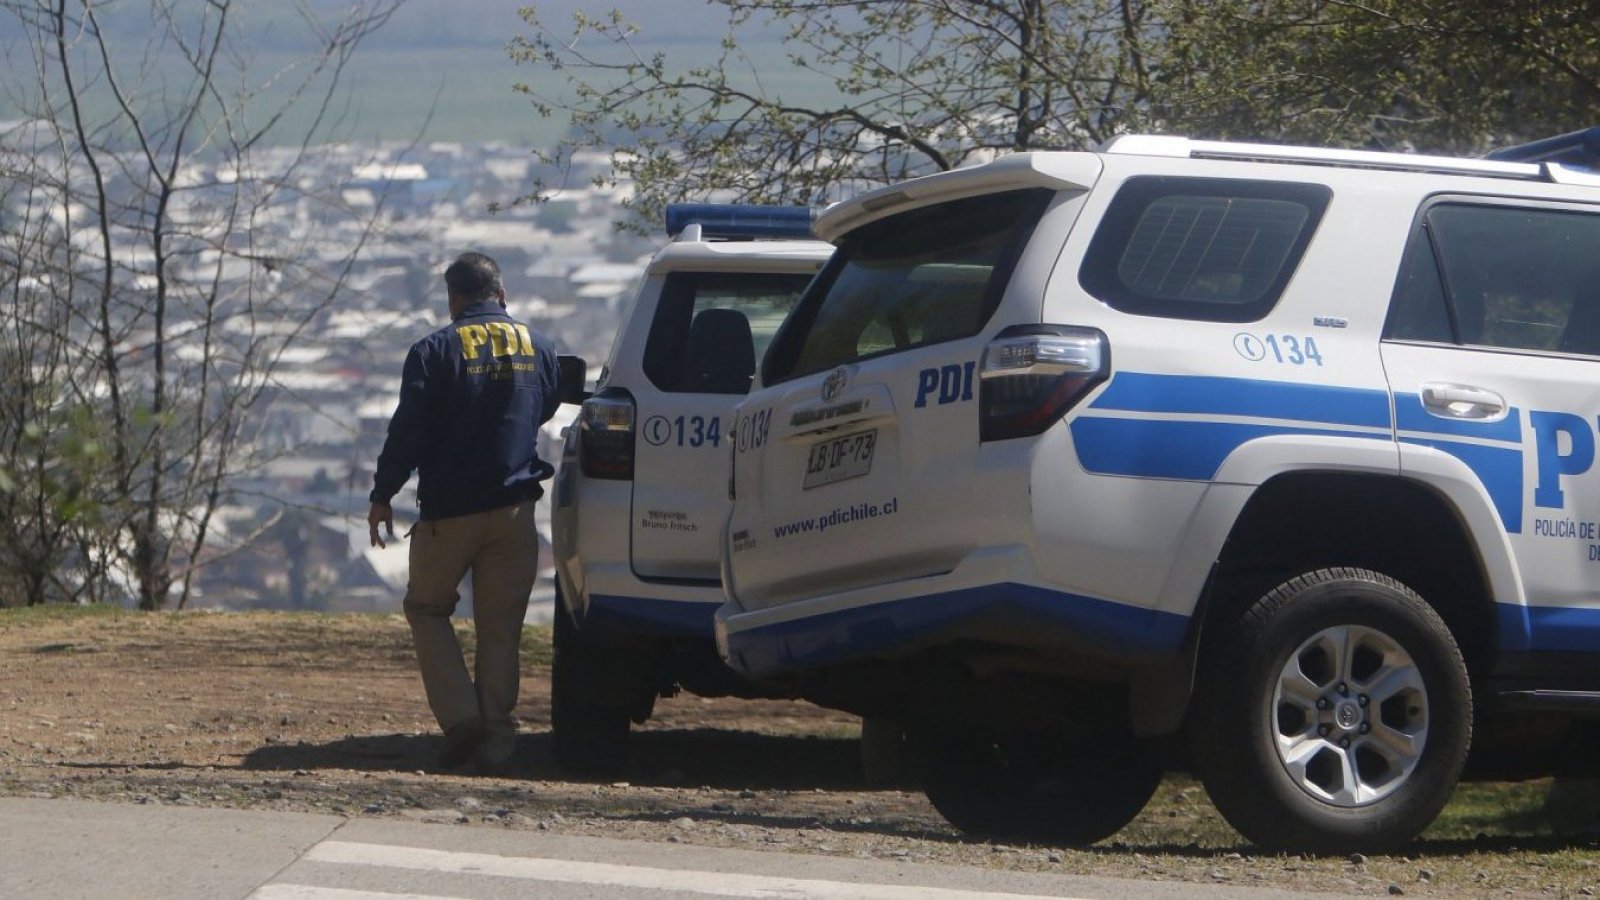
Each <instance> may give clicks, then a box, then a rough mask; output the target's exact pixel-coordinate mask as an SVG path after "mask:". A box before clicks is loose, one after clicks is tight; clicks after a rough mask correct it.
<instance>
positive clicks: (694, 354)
mask: <svg viewBox="0 0 1600 900" xmlns="http://www.w3.org/2000/svg"><path fill="white" fill-rule="evenodd" d="M810 281H811V276H810V275H807V274H803V273H799V274H781V273H780V274H751V273H738V272H717V273H712V272H676V273H672V274H669V275H668V276H667V278H666V282H665V283H664V284H663V285H662V288H661V301H660V302H659V303H658V304H657V305H656V316H655V320H654V321H653V322H651V324H650V336H649V338H647V339H646V341H645V347H644V373H645V376H646V377H647V378H649V379H650V383H651V384H654V385H655V386H656V387H657V388H659V389H661V390H663V391H667V392H669V393H704V394H744V393H748V392H749V390H750V382H751V378H752V376H753V375H754V374H755V366H756V360H758V359H760V358H761V355H762V354H763V353H765V352H766V349H767V345H768V344H769V343H771V341H772V336H773V334H774V333H775V332H776V331H777V330H778V325H779V324H780V323H782V322H783V318H784V316H786V315H787V314H788V313H789V309H790V307H792V306H794V303H795V301H796V300H797V299H799V297H800V294H801V292H802V291H804V290H805V286H806V284H807V283H808V282H810Z"/></svg>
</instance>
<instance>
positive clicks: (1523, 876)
mask: <svg viewBox="0 0 1600 900" xmlns="http://www.w3.org/2000/svg"><path fill="white" fill-rule="evenodd" d="M467 636H468V637H470V634H468V635H467ZM525 644H526V652H525V654H524V658H525V665H524V675H523V684H522V701H521V703H520V704H519V707H518V715H519V718H520V720H521V723H522V728H521V734H520V735H519V746H518V750H519V766H518V770H517V771H516V772H514V773H513V774H512V775H510V776H509V777H495V778H481V777H479V778H474V777H469V776H461V775H451V774H442V773H438V772H435V771H432V770H431V767H432V761H433V759H434V757H435V756H436V754H437V753H438V750H439V746H440V738H439V737H438V736H437V734H436V731H435V729H434V726H433V723H432V720H431V718H430V716H429V714H428V711H427V707H426V705H425V703H424V701H423V697H422V689H421V685H420V683H419V681H418V679H417V676H416V673H415V664H414V660H413V657H412V655H411V650H410V642H409V632H408V631H407V629H406V626H405V623H404V621H403V620H401V619H400V618H399V617H397V616H313V615H293V614H281V613H193V614H190V613H185V614H170V613H161V614H137V613H99V614H77V613H74V614H60V613H54V614H44V615H39V614H36V613H35V612H33V611H19V610H0V795H9V796H30V797H34V796H45V797H78V798H83V799H95V800H106V801H115V802H128V803H159V804H180V805H196V806H225V807H238V808H257V809H281V810H295V811H304V812H321V813H333V814H337V815H344V816H350V817H379V818H404V819H412V820H419V821H424V822H437V823H440V824H441V825H454V826H459V827H490V828H504V829H538V830H545V831H556V832H563V833H571V834H591V835H604V836H608V837H617V838H631V839H641V840H652V841H667V842H681V843H695V844H707V845H716V846H729V847H740V848H745V849H758V850H759V849H764V850H771V851H775V852H802V853H815V854H829V855H846V856H865V857H879V858H891V859H909V860H915V861H922V862H940V863H951V864H962V865H976V866H988V867H994V868H1005V869H1023V870H1043V871H1058V872H1075V873H1089V874H1097V875H1106V876H1114V877H1127V878H1142V879H1151V880H1164V881H1187V882H1203V883H1212V884H1218V883H1220V884H1236V885H1241V886H1244V885H1250V886H1261V885H1272V886H1278V887H1284V888H1292V889H1297V890H1305V891H1327V892H1340V893H1362V894H1375V895H1397V894H1398V895H1413V896H1449V897H1460V896H1483V897H1505V896H1529V897H1535V896H1537V897H1553V896H1554V897H1567V896H1571V897H1579V896H1595V895H1596V894H1597V892H1600V834H1597V833H1596V832H1594V831H1587V832H1579V831H1574V830H1573V829H1571V828H1570V827H1564V826H1563V825H1562V824H1561V823H1560V822H1555V823H1552V822H1551V821H1549V820H1548V819H1547V818H1541V815H1540V813H1541V810H1542V808H1543V806H1542V804H1543V802H1544V799H1545V794H1546V793H1547V792H1548V785H1546V784H1541V783H1530V784H1525V785H1511V786H1506V785H1491V786H1486V787H1484V788H1476V787H1471V786H1469V787H1466V788H1463V789H1462V791H1461V792H1459V793H1458V796H1457V800H1456V802H1454V803H1452V806H1451V808H1450V809H1448V810H1447V811H1446V814H1445V816H1442V817H1441V820H1440V824H1438V825H1436V826H1435V828H1434V829H1431V830H1430V831H1429V833H1428V834H1427V835H1425V836H1424V838H1423V839H1422V840H1420V841H1419V842H1418V843H1417V845H1416V852H1415V853H1412V854H1408V855H1406V856H1393V857H1372V858H1368V857H1363V856H1355V857H1351V858H1307V857H1299V856H1279V855H1268V854H1258V853H1257V852H1255V851H1254V850H1253V848H1252V847H1250V845H1248V844H1245V843H1243V842H1242V841H1241V840H1240V839H1239V838H1238V836H1237V835H1236V834H1235V833H1234V832H1232V831H1231V830H1230V829H1229V828H1228V827H1227V825H1226V823H1224V822H1223V821H1222V820H1221V818H1220V817H1219V816H1218V815H1217V813H1216V811H1215V810H1214V809H1213V808H1212V807H1211V805H1210V803H1209V802H1208V801H1207V800H1206V798H1205V793H1204V791H1203V789H1201V788H1200V787H1199V786H1198V785H1196V784H1195V783H1194V782H1192V781H1190V780H1188V779H1187V778H1184V777H1181V776H1174V777H1172V778H1169V779H1168V781H1167V783H1166V784H1165V785H1163V787H1162V789H1161V791H1160V793H1158V795H1157V798H1156V800H1155V801H1153V802H1152V804H1151V805H1150V807H1149V808H1148V809H1146V811H1145V812H1144V813H1143V814H1142V815H1141V816H1140V817H1139V819H1138V820H1136V821H1135V822H1134V823H1133V824H1132V825H1130V826H1129V827H1128V828H1127V829H1125V830H1124V831H1123V832H1122V833H1121V834H1119V835H1117V836H1116V838H1114V839H1113V840H1112V841H1108V842H1105V843H1103V844H1101V845H1097V846H1096V847H1093V848H1090V849H1088V850H1070V849H1062V848H1053V847H1041V846H1027V845H1008V844H996V843H990V842H986V841H978V840H972V839H967V838H964V837H962V836H961V835H960V834H958V833H957V832H956V831H955V830H953V829H952V828H951V827H949V826H948V825H947V824H945V822H944V821H943V820H942V819H941V818H940V817H939V815H938V814H937V813H936V812H935V811H934V810H933V809H932V807H930V806H929V805H928V804H927V802H926V801H925V800H924V799H923V798H922V796H921V794H920V793H918V792H916V791H915V790H913V789H909V788H908V789H869V788H868V787H867V786H866V784H865V783H864V782H863V779H862V777H861V774H860V767H859V761H858V755H857V754H858V747H857V741H856V738H857V736H858V735H859V727H858V724H857V722H856V721H855V720H854V719H852V718H851V717H848V716H845V715H842V714H839V713H834V712H830V711H827V710H822V709H818V708H816V707H813V706H810V705H808V704H804V703H798V702H793V703H791V702H783V701H772V702H751V701H739V700H707V699H702V698H697V697H692V696H679V697H675V698H671V699H668V700H664V701H662V702H661V703H660V704H659V705H658V706H657V712H656V716H655V718H654V719H652V720H651V721H650V722H649V723H647V724H646V725H645V726H642V727H641V728H639V729H638V730H637V732H636V733H635V735H634V741H633V748H634V752H633V759H632V761H631V762H630V764H629V768H628V770H627V771H626V772H625V773H624V776H623V777H624V779H625V780H622V781H617V782H606V783H591V782H582V781H572V780H568V779H566V778H565V777H564V776H563V775H562V774H561V773H560V772H559V771H558V770H557V768H556V766H555V764H554V761H553V759H552V756H551V752H550V742H549V721H550V718H549V712H550V710H549V700H548V697H549V687H550V684H549V668H548V660H549V646H548V645H549V633H548V630H547V629H533V630H531V631H530V634H529V635H528V637H527V640H526V642H525ZM1597 818H1600V817H1597Z"/></svg>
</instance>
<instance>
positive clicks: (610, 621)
mask: <svg viewBox="0 0 1600 900" xmlns="http://www.w3.org/2000/svg"><path fill="white" fill-rule="evenodd" d="M667 229H668V233H669V234H671V235H674V238H673V240H672V241H671V243H669V244H667V245H666V246H665V247H663V248H662V249H661V250H660V252H658V253H657V254H656V255H655V257H654V258H653V259H652V260H651V262H650V264H649V266H648V268H647V270H646V273H645V277H644V280H643V283H642V284H641V286H640V288H639V291H638V293H637V294H636V295H635V297H634V300H633V305H632V307H631V309H630V310H629V312H628V313H627V314H626V317H625V319H624V322H623V325H622V327H621V329H620V330H619V331H618V332H617V336H616V340H615V342H614V344H613V345H612V348H611V355H610V358H609V359H608V360H607V362H606V364H605V368H604V369H603V370H602V372H601V375H600V377H599V379H598V382H597V384H596V393H595V394H594V395H593V396H592V397H590V398H589V399H588V400H586V401H585V402H584V403H583V406H582V409H581V411H580V412H579V414H578V417H577V420H576V422H575V424H574V425H573V426H572V427H570V428H569V429H568V430H567V436H566V441H565V444H564V445H563V451H562V458H561V464H560V467H559V469H558V471H557V474H556V478H555V488H554V491H553V494H554V497H553V501H552V507H551V509H552V512H551V526H552V532H553V543H554V549H555V558H556V587H557V604H556V605H557V609H556V613H555V661H554V667H553V672H552V681H553V684H552V697H551V706H552V710H551V713H552V720H553V721H552V728H553V731H554V740H555V749H556V753H557V757H558V760H559V761H560V762H561V763H562V764H563V765H565V766H566V767H568V768H569V769H572V770H575V771H580V772H587V773H591V774H602V773H609V772H613V771H615V770H616V769H618V768H620V767H621V766H622V765H623V764H624V762H625V761H626V754H627V739H628V733H629V722H630V721H633V722H643V721H644V720H645V719H647V718H648V717H649V716H650V713H651V710H652V709H653V707H654V704H655V700H656V698H657V697H658V696H661V695H663V694H669V693H671V692H673V691H675V690H677V689H678V688H680V687H681V688H684V689H687V690H689V691H690V692H692V693H696V694H700V695H704V696H717V695H728V694H732V695H742V696H762V695H765V694H766V692H765V691H763V690H762V689H760V688H758V687H756V686H754V685H752V684H750V683H749V682H747V681H745V680H744V679H741V678H739V677H737V676H735V675H734V674H733V673H732V672H731V671H729V670H728V669H727V668H726V667H725V666H723V665H722V664H721V661H720V660H719V659H718V658H717V653H716V647H715V643H714V642H713V638H712V615H713V613H714V612H715V611H716V608H717V605H718V604H720V603H721V602H722V585H721V582H720V581H719V579H718V570H717V549H718V546H719V543H720V533H721V528H722V522H723V519H724V517H725V516H726V515H727V506H728V499H727V497H728V447H729V441H730V440H731V436H732V431H733V420H732V411H733V406H734V404H735V403H737V402H738V401H739V400H740V399H742V398H743V397H744V395H745V393H746V392H748V391H749V389H750V383H751V377H752V376H753V374H754V373H755V367H756V360H757V359H759V358H760V356H761V353H762V352H763V351H764V350H765V348H766V345H767V342H768V341H769V340H770V339H771V337H772V334H773V332H774V331H775V330H776V329H777V327H778V323H779V322H781V321H782V319H783V317H784V315H786V314H787V313H788V311H789V308H790V307H791V306H792V305H793V304H794V302H795V300H796V298H797V297H798V296H799V295H800V292H801V290H802V289H804V287H805V286H806V283H807V282H809V281H810V280H811V278H812V276H813V275H815V274H816V272H817V270H818V269H819V268H821V266H822V264H823V262H825V261H826V260H827V258H828V256H829V254H831V253H832V251H833V247H832V246H831V245H829V244H827V243H824V242H822V241H818V240H815V239H811V238H810V237H809V235H810V233H811V231H810V229H811V211H810V210H809V209H806V208H803V207H755V206H732V205H713V204H676V205H673V206H671V207H669V208H668V210H667Z"/></svg>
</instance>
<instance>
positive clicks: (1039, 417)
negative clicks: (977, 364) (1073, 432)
mask: <svg viewBox="0 0 1600 900" xmlns="http://www.w3.org/2000/svg"><path fill="white" fill-rule="evenodd" d="M1110 371H1111V348H1110V347H1109V346H1108V345H1107V343H1106V336H1105V334H1103V333H1102V332H1101V331H1100V330H1099V329H1097V328H1079V327H1074V326H1070V325H1032V326H1024V327H1018V328H1008V329H1006V330H1005V331H1002V332H1000V335H999V336H998V337H996V338H995V339H994V340H993V341H991V342H990V343H989V346H988V347H985V348H984V351H983V365H982V367H981V371H980V378H981V379H982V382H981V383H982V387H981V388H980V390H979V395H978V396H979V403H978V416H979V425H978V436H979V438H980V439H981V440H985V441H1003V440H1007V439H1009V438H1019V437H1030V436H1032V435H1036V434H1039V433H1041V432H1043V431H1044V430H1045V429H1047V428H1049V427H1050V426H1051V425H1054V424H1055V423H1056V422H1058V421H1060V419H1061V417H1062V416H1064V415H1066V413H1067V410H1069V409H1071V408H1072V407H1073V405H1074V404H1076V403H1077V402H1078V401H1079V400H1082V399H1083V397H1084V395H1085V394H1087V393H1089V391H1090V390H1091V389H1093V388H1094V386H1095V385H1097V384H1099V383H1100V382H1102V381H1105V380H1106V377H1107V375H1108V374H1109V373H1110Z"/></svg>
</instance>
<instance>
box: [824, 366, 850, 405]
mask: <svg viewBox="0 0 1600 900" xmlns="http://www.w3.org/2000/svg"><path fill="white" fill-rule="evenodd" d="M849 381H850V372H849V370H848V369H845V368H844V367H842V366H841V367H839V368H837V369H834V370H833V371H832V372H829V373H828V377H827V378H826V379H824V380H823V382H822V402H823V403H832V402H833V400H834V399H835V398H837V397H838V396H839V395H840V394H842V393H844V386H845V384H847V383H848V382H849Z"/></svg>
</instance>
